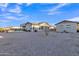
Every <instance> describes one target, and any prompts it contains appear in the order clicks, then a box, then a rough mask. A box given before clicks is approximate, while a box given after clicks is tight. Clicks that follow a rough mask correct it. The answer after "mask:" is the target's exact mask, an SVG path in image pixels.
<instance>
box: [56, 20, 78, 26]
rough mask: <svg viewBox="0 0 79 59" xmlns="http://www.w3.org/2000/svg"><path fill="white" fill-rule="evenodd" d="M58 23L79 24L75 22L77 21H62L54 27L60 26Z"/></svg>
mask: <svg viewBox="0 0 79 59" xmlns="http://www.w3.org/2000/svg"><path fill="white" fill-rule="evenodd" d="M60 23H79V22H77V21H69V20H64V21H61V22H59V23H57V24H55V25H58V24H60Z"/></svg>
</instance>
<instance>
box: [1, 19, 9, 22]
mask: <svg viewBox="0 0 79 59" xmlns="http://www.w3.org/2000/svg"><path fill="white" fill-rule="evenodd" d="M0 22H1V23H7V22H10V20H2V19H0Z"/></svg>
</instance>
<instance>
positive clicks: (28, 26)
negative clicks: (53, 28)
mask: <svg viewBox="0 0 79 59" xmlns="http://www.w3.org/2000/svg"><path fill="white" fill-rule="evenodd" d="M21 27H22V28H23V30H27V31H28V30H29V31H43V30H46V29H49V27H50V25H49V24H48V23H47V22H39V23H30V22H27V23H24V24H21Z"/></svg>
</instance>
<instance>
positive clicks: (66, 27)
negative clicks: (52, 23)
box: [56, 22, 79, 33]
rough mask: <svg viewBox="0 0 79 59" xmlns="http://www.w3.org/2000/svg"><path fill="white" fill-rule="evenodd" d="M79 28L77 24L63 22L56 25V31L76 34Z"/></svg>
mask: <svg viewBox="0 0 79 59" xmlns="http://www.w3.org/2000/svg"><path fill="white" fill-rule="evenodd" d="M78 27H79V26H77V23H76V22H61V23H59V24H57V25H56V31H57V32H73V33H76V32H77V28H78Z"/></svg>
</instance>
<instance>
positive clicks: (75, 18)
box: [67, 17, 79, 21]
mask: <svg viewBox="0 0 79 59" xmlns="http://www.w3.org/2000/svg"><path fill="white" fill-rule="evenodd" d="M67 20H70V21H79V17H74V18H71V19H67Z"/></svg>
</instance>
